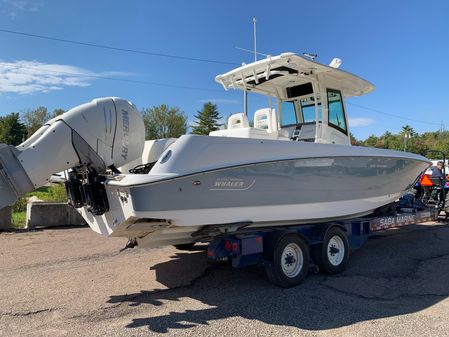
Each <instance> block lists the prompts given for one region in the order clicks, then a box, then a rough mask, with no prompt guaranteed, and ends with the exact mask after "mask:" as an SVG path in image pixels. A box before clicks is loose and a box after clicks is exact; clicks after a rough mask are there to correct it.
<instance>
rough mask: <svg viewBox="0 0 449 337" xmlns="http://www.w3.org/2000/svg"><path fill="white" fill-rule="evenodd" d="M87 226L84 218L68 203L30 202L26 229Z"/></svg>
mask: <svg viewBox="0 0 449 337" xmlns="http://www.w3.org/2000/svg"><path fill="white" fill-rule="evenodd" d="M80 225H86V222H85V221H84V219H83V217H82V216H81V215H80V214H79V213H78V212H77V211H76V210H75V209H74V208H73V207H71V206H69V205H67V204H66V203H63V202H62V203H59V202H58V203H55V202H42V201H29V202H28V204H27V217H26V225H25V228H28V229H31V228H37V227H60V226H80Z"/></svg>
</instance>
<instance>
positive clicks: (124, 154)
mask: <svg viewBox="0 0 449 337" xmlns="http://www.w3.org/2000/svg"><path fill="white" fill-rule="evenodd" d="M122 124H123V137H122V158H123V160H126V159H127V158H128V145H129V114H128V111H126V110H122Z"/></svg>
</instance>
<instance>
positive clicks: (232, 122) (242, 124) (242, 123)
mask: <svg viewBox="0 0 449 337" xmlns="http://www.w3.org/2000/svg"><path fill="white" fill-rule="evenodd" d="M247 127H249V120H248V116H246V115H245V114H244V113H243V112H240V113H236V114H233V115H231V116H230V117H229V119H228V129H229V130H230V129H238V128H247Z"/></svg>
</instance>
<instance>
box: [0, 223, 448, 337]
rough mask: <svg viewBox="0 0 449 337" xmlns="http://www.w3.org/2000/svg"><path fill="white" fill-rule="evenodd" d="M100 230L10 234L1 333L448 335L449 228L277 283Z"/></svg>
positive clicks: (428, 229)
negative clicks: (339, 269)
mask: <svg viewBox="0 0 449 337" xmlns="http://www.w3.org/2000/svg"><path fill="white" fill-rule="evenodd" d="M124 244H125V241H124V240H123V239H118V238H104V237H101V236H99V235H97V234H95V233H94V232H92V231H91V230H90V229H89V228H72V229H54V230H44V231H36V232H21V233H19V232H17V233H2V234H0V336H8V337H10V336H33V337H34V336H151V335H165V336H195V337H199V336H205V337H206V336H207V337H208V336H224V335H226V336H348V335H350V336H379V335H381V336H407V337H410V336H420V337H422V336H433V337H434V336H449V300H448V296H449V227H447V225H445V224H441V223H439V224H437V223H433V224H427V225H417V226H409V227H407V228H402V229H400V230H392V231H388V232H385V233H382V234H379V235H376V236H374V237H372V238H371V239H370V240H369V241H368V242H367V243H366V244H365V246H364V247H363V248H362V249H360V250H359V251H356V252H354V253H353V254H352V255H351V260H350V264H349V267H348V268H347V270H346V271H345V272H343V273H342V274H339V275H337V276H326V275H322V274H318V275H309V276H308V278H307V279H306V280H305V282H304V283H303V284H302V285H300V286H299V287H296V288H291V289H280V288H277V287H274V286H272V285H271V284H270V283H268V281H267V280H266V278H265V277H264V273H263V271H262V270H260V269H258V268H248V269H243V270H232V269H230V268H229V267H225V266H223V267H208V265H207V263H206V258H205V254H204V250H202V249H201V248H204V247H198V250H195V251H189V252H183V251H178V250H176V249H175V248H173V247H165V248H161V249H151V250H144V249H133V250H127V251H125V252H122V253H119V249H120V248H122V247H123V246H124Z"/></svg>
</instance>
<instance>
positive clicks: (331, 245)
mask: <svg viewBox="0 0 449 337" xmlns="http://www.w3.org/2000/svg"><path fill="white" fill-rule="evenodd" d="M313 253H314V254H313V257H314V260H315V262H316V263H317V264H318V265H319V267H320V269H321V270H324V271H325V272H326V273H328V274H337V273H340V272H342V271H343V270H344V269H345V268H346V265H347V264H348V260H349V243H348V238H347V237H346V234H345V232H344V231H343V230H342V229H341V228H339V227H333V228H331V229H330V230H329V231H328V232H327V233H326V236H325V237H324V242H323V243H322V244H321V245H318V246H316V247H314V249H313Z"/></svg>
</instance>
